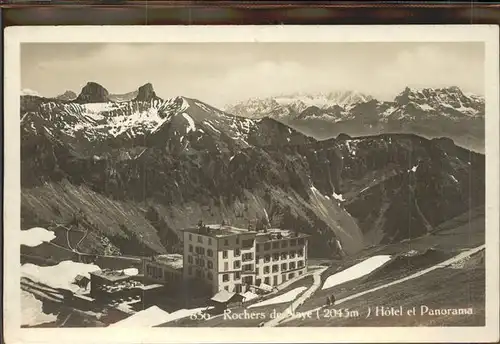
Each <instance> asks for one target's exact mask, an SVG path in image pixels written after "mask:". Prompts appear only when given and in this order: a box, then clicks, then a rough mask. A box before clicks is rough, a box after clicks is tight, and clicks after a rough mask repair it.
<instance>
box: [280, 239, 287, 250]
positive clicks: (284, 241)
mask: <svg viewBox="0 0 500 344" xmlns="http://www.w3.org/2000/svg"><path fill="white" fill-rule="evenodd" d="M287 246H288V241H286V240H283V241H282V242H281V247H282V248H285V247H287Z"/></svg>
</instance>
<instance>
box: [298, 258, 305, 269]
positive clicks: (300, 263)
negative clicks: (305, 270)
mask: <svg viewBox="0 0 500 344" xmlns="http://www.w3.org/2000/svg"><path fill="white" fill-rule="evenodd" d="M297 266H298V267H299V268H301V267H303V266H304V261H303V260H299V261H298V262H297Z"/></svg>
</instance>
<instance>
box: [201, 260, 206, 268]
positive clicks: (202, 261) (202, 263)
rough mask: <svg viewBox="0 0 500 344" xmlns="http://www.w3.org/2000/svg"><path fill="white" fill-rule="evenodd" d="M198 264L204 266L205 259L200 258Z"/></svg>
mask: <svg viewBox="0 0 500 344" xmlns="http://www.w3.org/2000/svg"><path fill="white" fill-rule="evenodd" d="M200 266H201V267H205V261H204V260H203V259H200Z"/></svg>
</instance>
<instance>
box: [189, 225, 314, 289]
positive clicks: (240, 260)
mask: <svg viewBox="0 0 500 344" xmlns="http://www.w3.org/2000/svg"><path fill="white" fill-rule="evenodd" d="M183 234H184V254H183V266H184V268H183V274H184V280H190V279H192V280H194V281H199V282H203V283H205V284H206V285H207V286H211V289H212V293H217V292H218V291H221V290H223V289H225V290H227V291H230V292H237V293H239V292H244V291H246V290H247V289H248V288H249V287H250V286H260V285H261V284H262V283H264V284H265V285H268V286H271V287H272V286H276V285H279V284H281V283H283V282H285V281H287V280H289V279H291V278H294V277H296V276H298V275H301V274H303V273H304V272H305V271H306V269H307V238H308V235H306V234H303V233H297V232H292V231H288V230H282V229H267V230H265V231H253V230H248V229H241V228H235V227H232V226H225V225H209V226H199V227H198V228H192V229H185V230H184V233H183Z"/></svg>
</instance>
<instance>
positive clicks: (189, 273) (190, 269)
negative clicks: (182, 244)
mask: <svg viewBox="0 0 500 344" xmlns="http://www.w3.org/2000/svg"><path fill="white" fill-rule="evenodd" d="M192 274H193V267H191V266H189V267H188V275H192Z"/></svg>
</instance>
